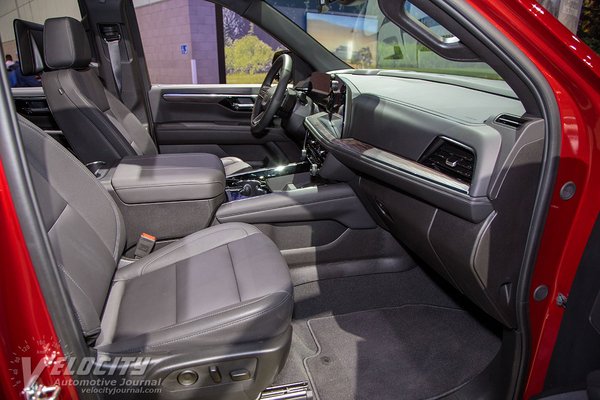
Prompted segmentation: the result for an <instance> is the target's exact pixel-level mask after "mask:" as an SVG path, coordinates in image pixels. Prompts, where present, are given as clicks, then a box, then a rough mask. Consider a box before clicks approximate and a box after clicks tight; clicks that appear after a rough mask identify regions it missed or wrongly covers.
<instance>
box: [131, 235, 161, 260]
mask: <svg viewBox="0 0 600 400" xmlns="http://www.w3.org/2000/svg"><path fill="white" fill-rule="evenodd" d="M155 244H156V237H154V236H152V235H149V234H147V233H142V234H141V235H140V238H139V239H138V242H137V245H136V246H135V253H134V256H135V258H143V257H146V256H147V255H148V254H150V253H151V252H152V249H154V245H155Z"/></svg>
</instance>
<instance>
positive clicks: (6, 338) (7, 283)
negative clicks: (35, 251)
mask: <svg viewBox="0 0 600 400" xmlns="http://www.w3.org/2000/svg"><path fill="white" fill-rule="evenodd" d="M0 254H2V263H1V268H2V279H0V316H1V319H0V340H1V341H0V398H2V399H5V400H17V399H20V400H21V399H23V395H22V394H21V391H22V390H23V387H24V385H26V384H27V383H28V382H24V377H23V370H22V357H29V358H30V360H31V364H30V365H31V370H33V369H34V368H35V367H36V366H37V365H38V363H39V362H44V361H45V360H44V359H45V358H46V357H48V359H49V360H51V359H52V357H53V354H52V353H53V352H56V354H55V356H56V357H57V358H62V357H63V355H62V351H61V349H60V346H59V344H58V340H57V338H56V333H55V332H54V326H53V325H52V321H51V319H50V315H49V314H48V311H47V308H46V302H45V301H44V297H43V296H42V292H41V290H40V287H39V285H38V281H37V278H36V275H35V271H34V269H33V265H32V264H31V259H30V258H29V253H28V250H27V247H26V244H25V240H24V238H23V234H22V232H21V227H20V226H19V220H18V219H17V214H16V212H15V208H14V206H13V202H12V199H11V196H10V191H9V188H8V184H7V182H6V177H5V175H4V168H3V166H2V165H1V164H0ZM50 370H51V368H50V366H49V367H46V368H45V369H44V371H43V373H42V374H41V376H40V379H38V382H39V383H41V384H45V385H47V386H52V385H53V383H54V382H55V380H56V379H57V378H60V380H61V381H63V382H64V380H65V379H66V380H67V381H70V378H69V376H66V377H65V376H54V377H51V376H50ZM61 389H62V390H61V394H60V395H61V397H60V398H61V399H77V393H76V392H75V388H74V386H73V385H72V384H67V385H61Z"/></svg>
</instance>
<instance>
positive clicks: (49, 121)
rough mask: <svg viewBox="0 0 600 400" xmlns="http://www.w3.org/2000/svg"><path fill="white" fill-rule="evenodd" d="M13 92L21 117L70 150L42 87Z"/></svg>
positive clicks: (24, 88) (14, 90)
mask: <svg viewBox="0 0 600 400" xmlns="http://www.w3.org/2000/svg"><path fill="white" fill-rule="evenodd" d="M11 91H12V95H13V99H14V102H15V108H16V110H17V113H18V114H19V115H21V116H22V117H24V118H26V119H28V120H29V121H30V122H32V123H33V124H35V125H37V126H38V127H39V128H40V129H41V130H43V131H44V132H46V133H47V134H49V135H50V136H52V137H53V138H54V139H56V140H57V141H58V142H59V143H60V144H62V145H63V146H65V147H66V148H70V146H69V143H68V142H67V139H66V138H65V136H64V135H63V133H62V131H61V130H60V128H59V127H58V125H57V124H56V121H55V120H54V117H53V116H52V112H51V111H50V108H49V107H48V103H47V102H46V95H45V94H44V90H43V89H42V87H41V86H40V87H23V88H12V89H11Z"/></svg>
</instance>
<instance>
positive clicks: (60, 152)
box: [19, 117, 293, 399]
mask: <svg viewBox="0 0 600 400" xmlns="http://www.w3.org/2000/svg"><path fill="white" fill-rule="evenodd" d="M19 118H20V119H19V124H20V130H21V136H22V139H23V144H24V147H25V154H26V157H27V163H28V165H29V169H30V173H31V176H32V181H33V186H34V189H35V194H36V197H37V200H38V204H39V205H40V208H41V214H42V219H43V223H44V225H45V228H46V231H47V233H48V238H49V241H50V245H51V247H52V250H53V253H54V256H55V259H56V264H57V265H58V268H59V271H60V273H61V274H62V276H63V277H64V282H65V285H66V288H67V291H68V293H69V295H70V297H71V300H72V303H73V306H74V312H75V313H76V317H77V319H78V320H79V322H80V325H81V330H82V334H83V335H84V336H85V338H86V340H87V341H88V343H90V345H91V346H93V348H94V350H95V352H96V353H97V354H98V356H99V357H100V356H102V357H105V358H106V357H108V358H109V359H116V357H123V356H128V355H129V356H131V355H133V356H135V357H151V360H152V361H151V365H150V367H149V368H148V369H147V372H146V376H142V377H139V376H138V377H137V378H136V379H155V380H156V379H160V380H161V388H162V395H161V396H163V397H165V398H173V399H179V398H186V399H187V398H192V397H195V398H203V399H204V398H207V399H210V398H216V399H218V398H222V397H223V394H224V393H227V398H228V399H229V398H231V399H237V398H243V399H255V398H256V397H257V395H258V394H259V392H260V391H261V390H263V389H264V388H265V387H266V386H267V385H269V384H270V383H272V382H273V379H274V378H275V376H276V374H277V373H278V372H279V370H280V368H281V367H282V364H283V362H284V361H285V358H286V357H287V352H288V351H289V346H290V342H291V326H290V321H291V314H292V308H293V295H292V284H291V278H290V273H289V269H288V266H287V265H286V263H285V261H284V259H283V257H282V255H281V253H280V251H279V250H278V249H277V247H276V246H275V244H274V243H273V242H272V241H271V240H270V239H268V238H267V237H266V236H265V235H264V234H262V233H261V232H260V231H259V230H258V229H256V228H255V227H253V226H251V225H246V224H241V223H231V224H222V225H217V226H214V227H211V228H207V229H205V230H202V231H199V232H197V233H195V234H192V235H190V236H188V237H185V238H183V239H181V240H179V241H177V242H174V243H172V244H170V245H168V246H166V247H163V248H161V249H160V250H158V251H156V252H154V253H151V254H150V255H148V256H146V257H144V258H142V259H140V260H137V261H135V262H133V263H131V264H129V265H126V266H121V267H119V268H117V264H118V262H119V260H120V258H121V255H122V252H123V247H124V242H125V229H124V226H123V218H122V216H121V213H120V212H119V210H118V208H117V206H116V204H115V202H114V201H113V199H112V198H111V197H110V195H109V193H108V192H107V191H106V190H105V189H104V187H103V186H102V185H101V184H100V183H99V182H98V181H97V179H96V178H95V177H94V176H93V175H92V174H91V173H90V171H89V170H88V169H87V168H85V166H84V165H83V164H81V163H80V162H79V161H78V160H77V159H75V157H74V156H73V155H71V153H69V152H68V151H67V150H66V149H65V148H64V147H62V146H61V145H60V144H59V143H58V142H57V141H55V140H54V139H52V138H50V137H49V136H48V135H46V134H45V133H43V132H42V131H41V130H40V129H39V128H37V127H36V126H35V125H33V124H32V123H30V122H29V121H27V120H25V119H23V118H21V117H19ZM190 371H191V372H190ZM215 371H217V372H215ZM182 373H186V374H187V375H186V378H185V380H184V381H181V379H180V376H181V374H182ZM217 374H218V375H217ZM190 376H191V377H192V378H193V377H194V376H195V379H192V378H190Z"/></svg>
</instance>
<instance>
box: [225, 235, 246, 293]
mask: <svg viewBox="0 0 600 400" xmlns="http://www.w3.org/2000/svg"><path fill="white" fill-rule="evenodd" d="M225 246H226V247H227V254H228V255H229V261H230V262H231V270H232V271H233V279H235V288H236V289H237V292H238V299H239V301H242V294H241V293H240V285H239V283H238V279H237V274H236V273H235V265H234V264H233V256H232V255H231V250H229V243H227V244H225Z"/></svg>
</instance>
